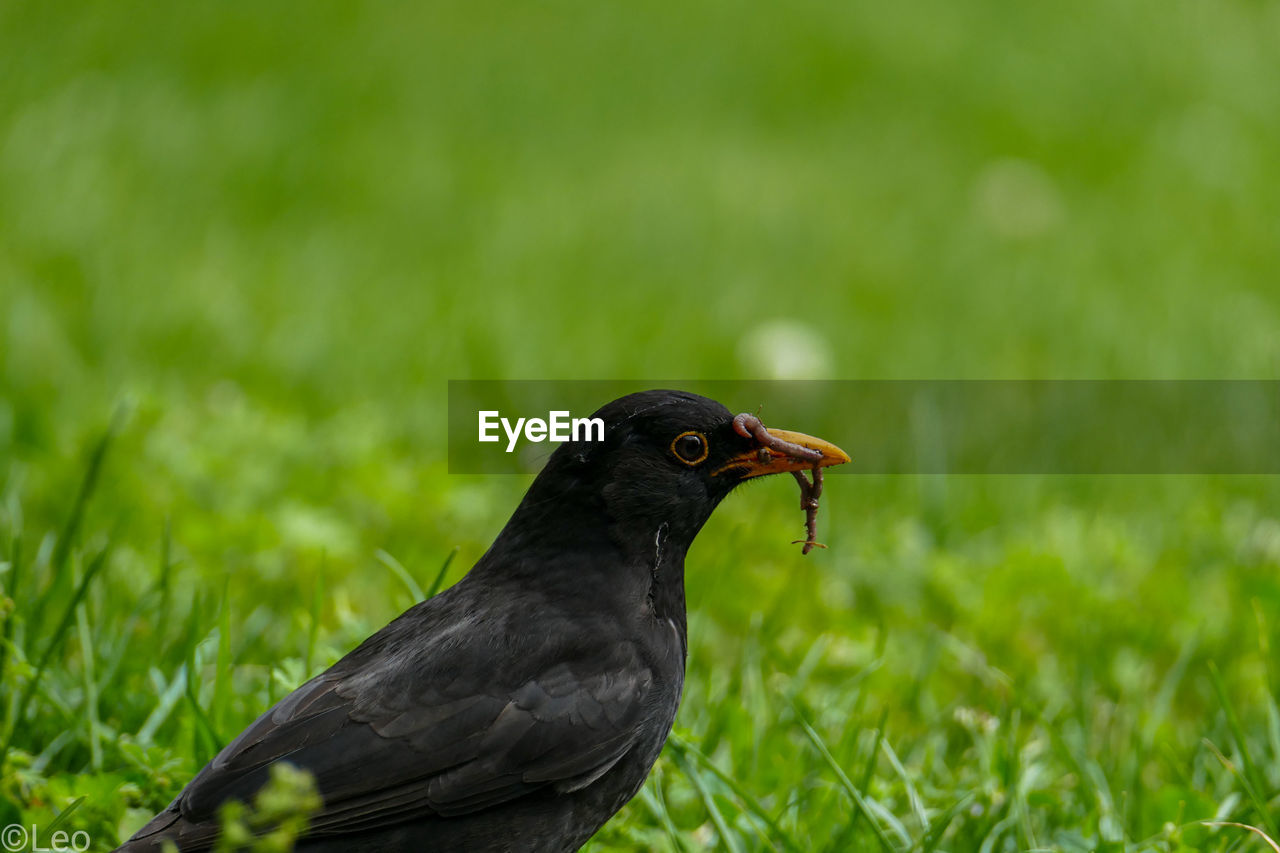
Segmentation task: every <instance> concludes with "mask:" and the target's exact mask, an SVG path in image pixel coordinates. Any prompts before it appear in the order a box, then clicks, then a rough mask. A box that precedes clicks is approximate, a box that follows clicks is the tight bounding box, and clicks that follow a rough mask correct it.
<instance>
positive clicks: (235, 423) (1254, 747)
mask: <svg viewBox="0 0 1280 853" xmlns="http://www.w3.org/2000/svg"><path fill="white" fill-rule="evenodd" d="M1277 56H1280V4H1277V3H1276V2H1274V0H1268V1H1266V2H1264V0H1225V2H1218V3H1193V2H1174V3H1167V2H1166V3H1156V2H1152V0H1137V2H1129V3H1109V2H1102V0H1082V2H1078V3H1072V4H1065V5H1057V6H1054V5H1048V4H1015V3H1008V2H1003V3H1002V2H965V3H947V2H937V0H933V2H926V3H923V4H909V5H903V6H894V5H892V4H873V3H865V2H849V3H836V2H809V0H801V2H798V3H794V4H790V5H787V6H785V7H782V6H777V5H771V4H747V5H744V4H740V3H739V4H727V3H693V4H688V3H682V4H677V3H663V2H641V3H632V4H627V5H625V6H610V5H608V4H597V5H587V4H572V5H571V4H566V3H558V2H552V3H542V4H536V5H527V4H513V3H499V2H486V0H481V2H472V3H467V4H461V3H433V4H419V5H414V4H376V5H375V4H368V5H366V4H335V3H327V2H320V3H317V2H312V3H301V2H294V3H288V2H270V3H265V4H237V3H206V2H196V3H183V4H148V3H128V2H121V3H113V4H105V3H85V4H57V3H29V2H7V3H3V4H0V493H2V494H3V508H2V509H0V546H2V547H3V552H2V553H3V556H0V614H3V615H4V619H5V621H4V625H3V635H2V637H0V640H2V641H3V643H4V645H3V646H2V647H0V648H2V649H3V657H0V661H3V668H2V669H0V714H3V726H4V727H3V729H0V733H3V734H4V740H3V741H0V744H4V743H7V744H8V749H7V750H6V752H5V755H4V756H3V757H2V758H0V762H2V763H3V767H2V773H3V775H2V778H0V824H4V823H8V822H9V821H11V820H14V821H16V820H23V821H27V822H31V821H38V822H41V823H43V824H45V825H47V824H48V823H49V822H50V821H51V820H52V819H53V815H55V814H57V813H59V812H61V811H63V810H65V809H67V808H68V806H69V805H70V804H72V803H74V802H76V800H77V798H79V797H84V799H83V800H81V801H80V805H78V806H76V807H75V811H74V812H73V813H72V814H71V815H70V816H69V817H68V818H67V821H68V823H67V825H68V826H72V827H76V828H84V829H85V830H86V831H90V832H92V833H93V836H94V841H95V849H109V848H110V847H111V845H112V843H113V842H114V841H115V840H116V836H117V834H123V835H127V834H128V833H129V832H131V831H132V830H133V829H134V828H136V827H137V826H138V825H139V824H140V823H141V822H142V820H144V819H145V817H146V816H148V815H149V814H150V813H151V812H152V811H153V810H155V809H157V808H159V807H161V806H163V805H164V804H165V803H166V802H167V801H168V799H169V798H170V797H171V796H172V795H173V794H174V793H176V791H177V790H178V789H179V788H180V787H181V785H182V784H183V783H184V782H185V781H186V780H187V779H188V778H189V777H190V775H191V774H192V773H193V772H194V771H195V770H196V769H197V768H198V767H199V765H200V764H201V763H202V762H203V761H204V760H205V759H206V758H207V757H208V755H209V754H210V753H211V750H212V749H214V748H216V746H217V745H218V744H219V743H222V742H225V740H227V739H228V738H229V737H231V736H233V735H234V734H235V733H236V732H238V731H239V729H240V728H241V727H242V726H243V725H244V724H246V723H247V722H248V721H249V720H251V719H252V718H253V717H254V716H256V715H257V713H258V712H259V711H260V710H261V709H262V708H263V707H264V706H265V704H266V703H267V702H268V701H270V700H271V699H272V698H273V697H278V696H280V695H283V693H284V692H285V691H287V690H288V689H290V688H291V687H292V686H294V685H296V684H297V683H299V682H300V681H301V680H302V679H303V678H305V677H306V676H307V674H309V673H310V672H314V671H317V670H318V669H319V668H321V667H323V666H325V665H327V664H328V663H329V662H331V661H332V660H334V659H336V657H337V656H338V655H340V654H341V653H342V652H343V651H345V650H347V649H349V648H350V647H352V646H353V645H354V644H355V643H356V642H358V641H359V640H360V639H362V638H363V637H364V636H366V635H367V634H368V633H369V632H371V631H373V630H375V629H376V628H378V627H380V626H381V625H382V624H384V623H385V622H386V621H387V620H388V619H390V618H391V617H393V616H394V615H395V614H396V613H398V612H399V611H400V610H401V609H402V608H404V607H406V606H407V605H408V604H409V603H411V602H412V600H413V599H414V597H415V596H416V595H417V593H418V592H419V591H421V590H422V589H429V588H430V587H431V585H432V581H433V579H434V578H435V577H436V575H437V573H438V571H439V569H440V567H441V566H442V565H443V564H444V563H445V560H446V558H447V557H448V556H449V555H450V554H451V553H454V549H457V551H456V554H457V556H456V559H454V560H453V561H452V563H450V564H449V565H448V568H447V570H446V572H445V574H444V575H443V581H444V582H445V583H449V582H452V581H453V580H456V578H457V577H458V576H460V574H461V572H462V571H464V570H465V569H466V567H468V566H469V565H470V564H471V563H472V562H473V561H474V560H475V559H476V557H478V555H479V554H480V553H482V551H483V549H484V547H485V546H486V544H487V543H488V542H489V541H490V540H491V539H492V537H493V536H494V535H495V533H496V532H497V531H498V530H499V529H500V527H501V525H502V523H503V522H504V520H505V518H506V516H507V514H508V513H509V512H510V510H511V508H513V507H514V505H515V502H516V501H517V500H518V497H519V494H520V493H521V491H522V490H523V488H524V487H525V485H526V484H527V481H526V480H522V479H520V478H515V477H489V478H486V477H460V476H449V475H448V474H446V468H445V458H444V457H445V455H444V446H445V445H444V436H443V428H444V423H445V411H444V409H445V393H446V384H445V383H446V380H447V379H450V378H454V379H462V378H474V379H493V378H544V377H554V378H611V379H644V378H648V377H657V378H670V377H689V378H703V379H713V378H723V379H736V378H751V379H754V378H777V377H782V378H790V377H801V378H903V377H914V378H931V379H933V378H1150V377H1160V378H1192V377H1194V378H1214V377H1237V378H1241V377H1249V378H1272V377H1274V376H1275V375H1276V372H1277V356H1278V355H1280V338H1277V335H1276V330H1277V310H1278V309H1280V290H1278V289H1277V287H1276V274H1277V270H1280V264H1278V263H1277V261H1278V260H1280V213H1278V211H1280V158H1277V157H1276V152H1277V150H1280V147H1278V145H1277V143H1278V142H1280V132H1278V131H1280V86H1278V85H1276V82H1277V78H1276V71H1277V68H1276V57H1277ZM724 402H725V403H726V404H728V405H729V406H730V407H732V408H742V407H745V406H746V405H754V404H755V403H756V402H757V401H732V400H725V401H724ZM116 411H120V412H121V414H120V415H119V417H118V418H117V420H116V423H117V430H116V432H115V433H114V438H113V439H112V440H111V441H110V442H109V447H108V448H107V450H106V453H105V456H104V460H103V462H102V465H101V467H100V469H95V467H94V464H93V462H92V458H93V449H94V447H95V446H97V445H96V443H97V442H99V440H100V437H101V436H103V435H104V431H105V430H106V429H107V425H108V423H109V422H111V420H112V417H113V412H116ZM787 426H793V427H795V428H799V429H804V428H805V425H804V424H788V425H787ZM828 437H830V438H832V439H836V440H838V438H839V437H838V436H828ZM846 449H848V450H850V451H851V452H853V453H854V454H855V455H857V452H858V449H857V448H856V447H852V448H846ZM95 470H96V471H97V472H98V475H97V476H96V482H94V483H93V484H92V485H93V486H94V488H92V489H91V490H86V489H84V488H83V487H82V484H83V482H85V481H86V480H95V477H93V476H91V475H92V473H93V472H94V471H95ZM833 481H834V483H835V484H836V485H838V486H839V489H838V490H837V489H830V490H829V493H828V496H827V498H826V501H825V506H824V514H823V516H822V520H821V524H822V529H823V530H824V531H826V534H825V535H826V539H827V541H828V542H829V543H830V545H831V546H832V547H831V550H830V551H827V552H820V553H815V554H812V555H810V556H809V557H807V558H805V559H804V560H801V559H800V558H799V556H798V554H797V553H796V552H795V550H794V549H793V548H791V547H789V546H788V545H787V544H786V542H787V540H788V539H789V538H792V536H791V534H792V533H793V532H794V531H795V530H796V529H797V527H798V520H799V519H798V518H797V513H796V511H795V509H794V502H795V494H794V492H793V490H792V489H791V488H790V487H789V485H783V484H781V483H770V484H767V485H763V486H760V487H757V488H754V489H751V490H746V494H745V495H742V496H738V497H736V498H735V499H734V500H732V501H731V502H729V503H728V504H727V505H726V506H724V507H723V508H722V509H721V510H720V511H719V512H718V513H717V517H716V518H715V519H713V520H712V522H711V524H710V525H709V526H708V528H707V530H706V531H705V532H704V534H703V536H702V537H701V538H700V540H699V542H698V543H697V545H696V546H695V548H694V551H693V552H692V553H691V556H690V566H689V594H690V606H691V611H692V615H691V643H692V649H691V661H690V666H691V669H690V681H689V686H688V689H687V693H686V701H685V704H684V707H683V708H682V711H681V716H680V718H679V720H678V721H677V736H676V738H675V740H674V741H673V745H672V746H670V747H669V749H668V751H667V753H665V754H664V757H663V759H662V760H661V762H660V763H659V766H658V768H657V770H656V771H655V774H654V776H653V778H652V779H651V780H650V784H649V785H648V786H647V787H646V789H645V791H644V793H643V794H642V795H641V797H640V798H638V799H637V800H636V801H635V802H633V803H632V804H631V805H630V806H628V808H627V809H626V810H625V811H624V812H623V813H622V815H620V816H619V818H617V819H616V820H615V821H613V822H612V823H610V824H609V825H608V826H607V827H606V829H605V830H604V831H603V832H602V834H601V835H600V837H599V838H598V839H597V840H596V841H595V842H593V844H595V845H596V849H601V850H604V849H685V850H693V849H700V848H703V847H707V848H713V847H719V848H723V849H728V850H735V851H736V850H756V849H780V850H781V849H796V850H809V849H828V850H833V851H836V850H847V849H885V850H900V851H905V850H921V851H926V853H927V851H930V850H935V849H937V850H953V851H972V850H993V851H1005V850H1028V849H1067V850H1077V849H1078V850H1092V849H1098V850H1175V849H1206V850H1232V849H1269V848H1266V847H1265V846H1263V845H1264V844H1265V842H1264V841H1263V840H1262V839H1261V838H1260V837H1258V836H1256V835H1253V834H1250V833H1249V832H1248V831H1246V830H1240V829H1236V828H1225V827H1212V828H1211V827H1206V826H1203V825H1201V824H1199V823H1197V821H1201V820H1213V819H1219V820H1229V821H1240V822H1243V823H1246V824H1249V825H1252V826H1255V827H1258V828H1259V829H1260V830H1262V831H1265V832H1268V833H1270V834H1271V835H1273V836H1274V835H1275V834H1276V826H1275V824H1276V822H1278V821H1280V815H1278V814H1277V808H1276V802H1277V801H1276V800H1275V796H1276V794H1277V793H1280V714H1277V711H1276V703H1275V698H1274V697H1275V696H1276V693H1275V689H1274V687H1275V686H1277V682H1276V681H1275V678H1276V676H1277V675H1280V673H1278V672H1277V667H1276V665H1275V661H1274V658H1273V655H1272V653H1271V652H1270V649H1271V648H1272V646H1273V645H1274V644H1275V643H1276V642H1278V641H1280V633H1278V632H1277V627H1276V625H1277V623H1278V622H1280V617H1278V614H1277V608H1278V607H1280V576H1278V575H1277V568H1278V567H1280V519H1278V518H1277V517H1276V515H1275V506H1276V502H1275V499H1276V497H1277V492H1280V489H1277V487H1276V484H1275V483H1274V482H1273V481H1272V480H1270V479H1266V478H1190V477H1182V478H1173V477H1152V478H1092V479H1088V478H996V477H991V478H960V477H952V478H942V477H929V478H905V477H897V478H895V477H876V478H872V477H867V478H861V477H859V478H839V479H838V480H834V478H833ZM90 491H91V492H92V494H91V496H90V497H89V498H88V499H87V500H86V501H84V502H79V501H78V500H77V494H78V493H87V492H90ZM81 507H83V508H84V511H83V512H82V511H81V509H80V508H81ZM104 549H109V550H105V551H104ZM102 554H105V556H102V557H100V556H99V555H102ZM406 578H407V579H408V580H409V581H410V582H409V583H406ZM82 582H83V583H82ZM81 590H82V594H78V593H80V591H81ZM64 617H65V618H64ZM42 661H43V662H44V666H43V667H42V666H41V663H42Z"/></svg>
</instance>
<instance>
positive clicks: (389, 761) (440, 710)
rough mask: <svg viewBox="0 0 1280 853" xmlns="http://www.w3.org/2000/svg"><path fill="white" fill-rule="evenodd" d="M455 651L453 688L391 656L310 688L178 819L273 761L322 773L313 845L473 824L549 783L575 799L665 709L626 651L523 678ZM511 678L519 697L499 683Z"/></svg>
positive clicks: (218, 768) (211, 804)
mask: <svg viewBox="0 0 1280 853" xmlns="http://www.w3.org/2000/svg"><path fill="white" fill-rule="evenodd" d="M453 651H454V652H455V653H458V654H459V655H460V657H461V658H462V660H460V661H458V662H457V663H458V665H455V666H452V667H448V668H447V669H448V671H449V672H452V673H458V672H461V673H465V675H454V676H453V678H452V681H448V679H447V678H446V676H445V672H444V671H438V672H435V673H431V672H428V673H425V674H423V675H424V676H425V677H423V678H418V677H415V674H414V673H412V672H409V671H407V670H408V668H407V667H406V666H405V659H404V658H397V657H396V656H395V655H385V654H384V655H382V656H373V657H374V659H375V660H378V661H380V663H379V665H377V666H372V667H371V666H368V665H365V666H361V667H359V668H356V669H354V671H344V669H343V667H342V665H341V664H339V665H338V666H337V667H335V668H334V669H333V670H330V671H329V672H327V673H325V674H324V675H321V676H318V677H317V678H314V679H312V680H311V681H309V682H307V683H306V684H304V685H302V686H301V687H299V688H298V689H297V690H296V691H294V692H293V693H292V694H290V695H289V696H287V697H286V698H285V699H284V700H282V701H281V702H280V703H279V704H278V705H276V707H274V708H273V709H272V710H270V711H268V712H267V713H266V714H264V715H263V716H262V717H260V718H259V719H258V720H257V721H256V722H255V723H254V724H253V725H251V726H250V727H249V728H248V729H246V730H245V731H244V732H243V733H242V734H241V735H240V736H239V737H238V738H236V739H235V740H234V741H233V742H232V743H231V744H229V745H228V746H227V747H226V748H225V749H224V750H223V751H222V752H220V753H219V754H218V756H217V757H216V758H215V759H214V760H213V761H212V762H211V763H210V764H209V765H208V766H207V767H206V768H205V769H204V770H202V771H201V772H200V774H199V775H198V776H197V777H196V778H195V779H194V780H193V781H192V783H191V784H190V785H189V786H188V788H187V789H186V790H185V791H184V792H183V794H182V795H181V797H180V801H179V803H177V804H176V805H178V806H179V808H180V810H181V814H182V817H184V818H186V819H187V821H189V822H193V823H204V822H208V821H210V820H213V819H214V817H215V816H216V814H217V810H218V807H219V806H220V805H221V804H222V803H223V802H225V801H227V800H228V799H242V800H243V799H247V798H249V797H251V796H252V794H253V793H254V792H255V791H256V790H257V789H258V788H260V787H261V786H262V784H263V783H264V782H265V780H266V778H267V773H268V770H269V766H270V765H271V764H272V763H274V762H276V761H288V762H289V763H291V764H294V765H296V766H298V767H301V768H304V769H306V770H308V771H310V772H311V773H312V774H313V775H314V776H315V780H316V783H317V787H318V789H319V791H320V794H321V796H322V799H323V802H324V805H323V807H322V810H321V812H320V813H319V814H317V815H314V816H313V817H312V820H311V827H312V830H311V831H312V832H313V833H314V834H325V833H341V832H349V831H352V830H355V829H359V828H360V827H361V826H362V825H363V824H364V823H365V822H371V821H385V818H386V816H387V815H390V814H396V815H402V814H409V813H414V812H418V811H420V810H427V811H430V812H433V813H436V814H439V815H442V816H451V815H459V814H466V813H468V812H472V811H477V810H480V809H484V808H486V807H489V806H492V805H496V804H498V803H502V802H505V801H507V800H511V799H513V798H515V797H519V796H521V795H523V794H526V793H528V792H530V791H533V790H535V789H538V788H542V787H545V786H547V785H554V786H555V787H556V789H557V790H560V791H572V790H577V789H579V788H582V787H585V786H586V785H588V784H590V783H591V782H593V781H595V780H596V779H597V778H599V777H600V776H601V775H603V774H604V773H605V772H607V771H608V770H609V768H611V767H612V766H613V765H614V764H615V763H616V762H617V761H618V760H619V759H620V758H622V756H623V755H625V754H626V752H627V751H628V750H629V749H631V747H632V746H633V745H634V744H635V742H636V739H637V737H638V736H639V734H640V730H641V725H640V724H641V722H642V721H643V720H644V718H645V716H646V715H645V710H646V708H649V707H652V704H653V702H654V701H656V700H655V697H654V694H655V693H656V691H655V690H654V676H653V673H652V671H651V670H650V669H649V668H648V667H647V666H645V665H644V663H643V662H642V661H641V659H640V655H639V653H638V651H637V650H636V649H635V648H634V647H633V646H631V645H630V644H628V643H617V644H609V645H607V646H605V647H603V648H601V647H597V648H596V649H594V650H592V651H591V652H590V653H589V654H580V655H578V656H576V657H575V656H572V655H571V656H569V657H568V658H567V659H566V657H565V656H564V650H563V649H558V650H557V652H556V654H554V655H542V654H539V655H535V656H534V658H535V660H536V659H543V660H556V661H558V662H557V663H555V664H553V665H550V666H547V667H543V668H539V669H538V670H537V674H536V675H534V676H531V677H527V678H523V679H513V678H510V677H509V676H508V677H505V679H504V675H503V674H502V673H500V672H499V673H495V672H493V671H492V669H490V670H486V669H485V668H484V666H483V665H482V666H480V667H479V668H477V667H476V665H475V663H476V662H475V661H474V660H469V658H471V657H472V655H471V654H468V653H467V652H466V651H465V650H462V651H460V650H458V649H453ZM435 657H438V655H436V656H435ZM419 663H420V662H419ZM490 666H492V664H491V665H490ZM350 669H351V668H348V670H350ZM504 680H505V682H506V683H509V684H511V685H512V686H511V687H508V688H505V689H503V688H501V687H494V686H493V684H494V683H495V681H496V683H497V684H499V685H500V684H502V683H504Z"/></svg>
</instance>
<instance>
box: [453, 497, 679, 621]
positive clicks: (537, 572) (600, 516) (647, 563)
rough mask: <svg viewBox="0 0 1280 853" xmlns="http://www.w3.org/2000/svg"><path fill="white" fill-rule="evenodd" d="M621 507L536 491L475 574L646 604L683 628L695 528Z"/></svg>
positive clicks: (604, 603)
mask: <svg viewBox="0 0 1280 853" xmlns="http://www.w3.org/2000/svg"><path fill="white" fill-rule="evenodd" d="M619 509H620V508H619V507H614V506H610V505H609V502H608V501H607V500H601V499H599V498H598V497H596V498H593V497H591V496H590V493H587V492H585V491H574V490H568V489H566V490H558V491H557V492H555V493H547V492H545V491H544V490H541V489H536V488H535V489H530V491H529V493H528V494H526V495H525V498H524V500H523V501H521V503H520V506H519V507H517V509H516V511H515V513H514V514H513V515H512V517H511V519H510V521H508V522H507V525H506V527H505V528H503V530H502V532H501V533H500V534H499V535H498V538H497V539H496V540H495V541H494V543H493V545H492V547H491V548H490V549H489V552H488V553H487V554H485V556H484V557H483V558H481V560H480V562H479V563H477V564H476V567H475V569H474V570H473V571H479V572H480V573H482V574H488V575H490V576H492V577H495V578H497V577H501V578H502V579H503V580H504V581H506V582H514V583H516V584H518V585H520V586H521V587H522V588H525V589H531V588H540V589H544V590H545V591H546V592H548V593H550V594H552V595H554V596H555V597H556V598H559V597H561V596H571V597H573V598H583V599H588V600H594V601H595V602H596V606H598V607H624V608H626V609H628V610H631V609H634V608H640V609H642V610H643V611H647V612H649V613H651V614H652V615H653V616H655V617H657V618H659V619H663V620H665V619H671V620H672V621H673V622H674V623H675V624H676V625H677V626H678V627H679V628H680V629H681V632H682V633H683V631H684V626H685V624H686V620H685V597H684V559H685V553H686V552H687V551H688V549H689V544H690V542H691V540H692V536H691V535H690V532H689V531H688V530H687V529H686V527H687V525H686V524H684V523H682V520H674V521H673V520H666V519H657V518H645V517H637V516H636V514H633V513H628V512H625V511H624V512H619V511H618V510H619ZM694 532H696V531H694ZM550 587H555V589H551V588H550Z"/></svg>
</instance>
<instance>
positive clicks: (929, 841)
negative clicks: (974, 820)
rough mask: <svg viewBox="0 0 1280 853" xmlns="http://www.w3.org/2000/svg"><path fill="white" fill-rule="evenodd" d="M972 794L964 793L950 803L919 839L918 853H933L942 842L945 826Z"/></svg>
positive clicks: (947, 825)
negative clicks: (949, 806)
mask: <svg viewBox="0 0 1280 853" xmlns="http://www.w3.org/2000/svg"><path fill="white" fill-rule="evenodd" d="M973 796H974V795H973V794H971V793H970V794H965V795H964V796H963V797H961V798H960V799H958V800H956V801H955V802H954V803H952V804H951V808H949V809H947V810H946V811H945V812H943V814H942V817H940V818H938V819H937V820H936V821H934V822H933V824H932V825H931V826H930V827H929V831H928V832H927V833H925V836H924V838H923V839H922V841H921V844H920V853H933V851H934V850H936V849H937V848H938V845H939V844H941V843H942V836H943V835H945V834H946V832H947V827H949V826H951V822H952V821H954V820H955V819H956V815H958V814H960V810H961V809H963V808H964V807H965V806H967V805H968V804H969V802H970V801H971V800H972V799H973Z"/></svg>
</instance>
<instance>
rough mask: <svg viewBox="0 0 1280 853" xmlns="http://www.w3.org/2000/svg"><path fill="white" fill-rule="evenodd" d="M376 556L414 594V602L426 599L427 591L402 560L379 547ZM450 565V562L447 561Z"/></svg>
mask: <svg viewBox="0 0 1280 853" xmlns="http://www.w3.org/2000/svg"><path fill="white" fill-rule="evenodd" d="M374 556H375V557H377V558H378V562H380V563H382V565H384V566H386V567H387V568H388V569H390V570H391V573H392V574H393V575H395V576H396V577H398V578H399V579H400V582H401V583H403V584H404V586H405V589H407V590H409V595H411V596H413V602H414V604H417V603H418V602H419V601H424V600H426V597H427V596H426V593H424V592H423V591H422V587H420V586H418V582H417V581H416V580H414V579H413V575H411V574H409V570H408V569H406V568H405V567H404V566H402V565H401V564H400V561H399V560H397V559H396V558H395V557H393V556H391V555H390V554H388V553H387V552H386V551H383V550H382V549H381V548H379V549H378V550H377V551H375V552H374ZM445 567H446V568H447V567H448V563H445Z"/></svg>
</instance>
